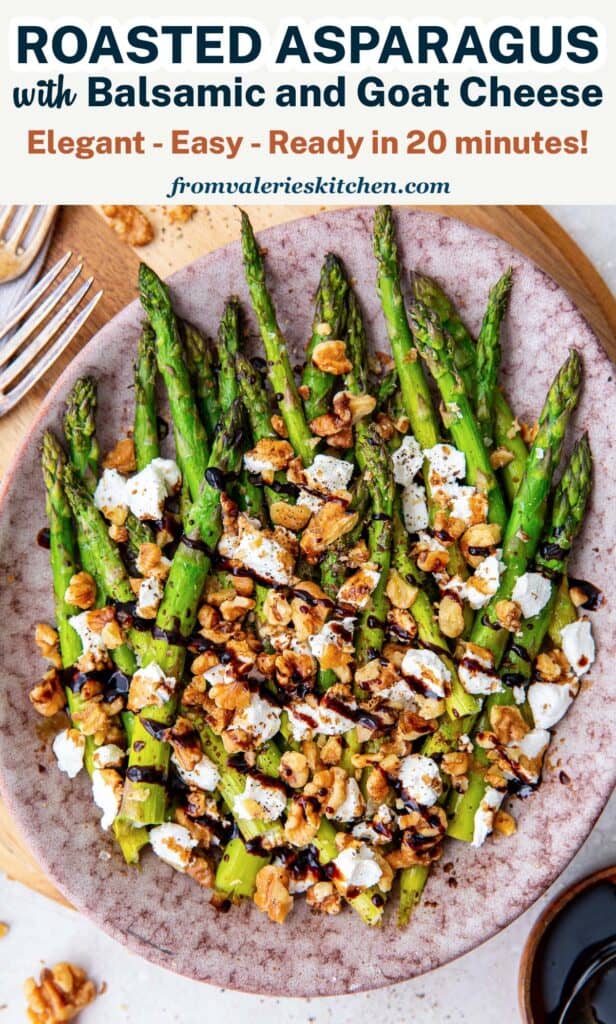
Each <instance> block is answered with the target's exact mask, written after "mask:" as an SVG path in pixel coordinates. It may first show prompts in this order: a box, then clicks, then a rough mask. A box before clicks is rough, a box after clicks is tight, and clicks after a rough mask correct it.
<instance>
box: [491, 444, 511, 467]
mask: <svg viewBox="0 0 616 1024" xmlns="http://www.w3.org/2000/svg"><path fill="white" fill-rule="evenodd" d="M514 458H515V456H514V454H513V452H511V451H509V449H508V448H495V449H494V451H493V452H490V465H491V466H492V469H502V468H503V466H508V465H509V463H510V462H513V460H514Z"/></svg>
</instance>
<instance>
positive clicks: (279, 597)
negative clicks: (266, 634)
mask: <svg viewBox="0 0 616 1024" xmlns="http://www.w3.org/2000/svg"><path fill="white" fill-rule="evenodd" d="M262 612H263V618H264V619H265V621H266V622H267V623H268V624H269V625H270V626H281V627H282V626H288V625H289V623H290V621H291V614H292V612H291V605H290V604H289V602H288V601H287V599H286V597H285V596H284V594H283V593H282V592H281V591H280V590H268V591H267V594H266V595H265V600H264V602H263V608H262Z"/></svg>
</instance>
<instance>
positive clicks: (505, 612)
mask: <svg viewBox="0 0 616 1024" xmlns="http://www.w3.org/2000/svg"><path fill="white" fill-rule="evenodd" d="M496 618H497V619H498V621H499V622H500V624H501V626H502V627H503V629H506V630H508V631H509V632H510V633H517V631H518V629H519V628H520V625H521V622H522V609H521V608H520V606H519V604H517V603H516V602H515V601H497V602H496Z"/></svg>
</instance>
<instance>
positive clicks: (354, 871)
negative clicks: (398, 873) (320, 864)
mask: <svg viewBox="0 0 616 1024" xmlns="http://www.w3.org/2000/svg"><path fill="white" fill-rule="evenodd" d="M333 864H334V867H335V868H336V869H337V871H338V873H339V875H340V880H341V882H342V884H343V885H344V886H345V887H347V888H349V887H352V888H353V889H369V888H370V886H372V885H376V884H377V882H379V881H380V879H381V875H382V874H383V872H382V871H381V869H380V867H379V865H378V864H377V862H376V858H375V856H374V852H373V851H372V850H371V849H370V847H368V846H364V845H363V844H362V845H361V846H359V847H356V846H347V848H346V849H345V850H343V851H342V853H339V854H338V856H337V857H336V858H335V860H334V861H333Z"/></svg>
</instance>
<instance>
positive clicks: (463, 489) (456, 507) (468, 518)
mask: <svg viewBox="0 0 616 1024" xmlns="http://www.w3.org/2000/svg"><path fill="white" fill-rule="evenodd" d="M440 490H442V491H444V492H445V494H446V495H447V498H448V499H449V514H450V515H452V516H453V517H454V518H455V519H462V520H463V521H464V522H465V523H466V524H467V525H470V524H471V523H472V521H473V518H474V513H475V510H474V508H473V498H475V496H476V494H477V489H476V488H475V487H469V486H467V485H466V484H446V485H445V486H444V487H442V488H440Z"/></svg>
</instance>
